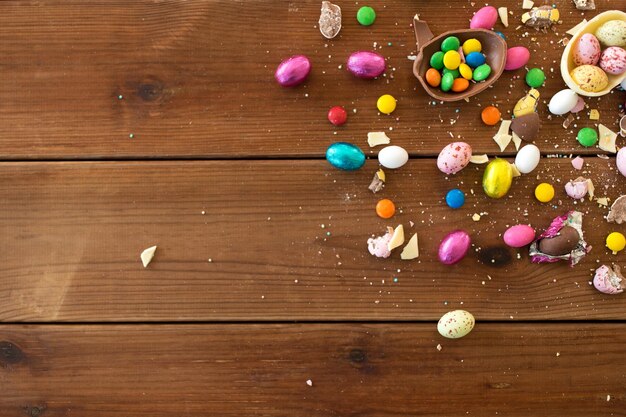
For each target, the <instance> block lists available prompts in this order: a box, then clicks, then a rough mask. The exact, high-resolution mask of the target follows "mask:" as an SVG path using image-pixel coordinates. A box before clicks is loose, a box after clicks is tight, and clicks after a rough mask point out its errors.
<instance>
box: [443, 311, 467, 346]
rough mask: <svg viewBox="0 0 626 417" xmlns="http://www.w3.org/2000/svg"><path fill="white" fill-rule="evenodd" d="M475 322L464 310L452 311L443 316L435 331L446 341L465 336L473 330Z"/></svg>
mask: <svg viewBox="0 0 626 417" xmlns="http://www.w3.org/2000/svg"><path fill="white" fill-rule="evenodd" d="M475 323H476V320H475V319H474V316H472V314H471V313H469V312H467V311H465V310H454V311H450V312H448V313H446V314H444V315H443V316H442V317H441V318H440V319H439V323H437V331H438V332H439V334H440V335H442V336H443V337H447V338H448V339H458V338H461V337H463V336H467V335H468V334H469V332H471V331H472V329H473V328H474V324H475Z"/></svg>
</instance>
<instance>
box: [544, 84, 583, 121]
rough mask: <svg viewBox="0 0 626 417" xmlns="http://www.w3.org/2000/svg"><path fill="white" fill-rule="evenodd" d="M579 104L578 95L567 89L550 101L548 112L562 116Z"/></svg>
mask: <svg viewBox="0 0 626 417" xmlns="http://www.w3.org/2000/svg"><path fill="white" fill-rule="evenodd" d="M576 103H578V94H576V92H575V91H574V90H570V89H569V88H566V89H565V90H561V91H559V92H558V93H556V94H555V95H553V96H552V98H551V99H550V103H549V104H548V110H550V113H552V114H556V115H560V114H565V113H567V112H569V111H571V110H572V109H573V108H574V107H575V106H576Z"/></svg>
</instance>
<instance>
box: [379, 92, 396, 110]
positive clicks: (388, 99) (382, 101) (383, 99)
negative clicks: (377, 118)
mask: <svg viewBox="0 0 626 417" xmlns="http://www.w3.org/2000/svg"><path fill="white" fill-rule="evenodd" d="M376 107H378V111H379V112H381V113H384V114H391V113H393V111H394V110H395V109H396V99H395V98H394V97H393V96H392V95H390V94H385V95H382V96H380V97H379V98H378V101H377V102H376Z"/></svg>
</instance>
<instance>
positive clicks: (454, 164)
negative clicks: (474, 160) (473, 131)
mask: <svg viewBox="0 0 626 417" xmlns="http://www.w3.org/2000/svg"><path fill="white" fill-rule="evenodd" d="M471 157H472V147H471V146H470V145H468V144H467V143H465V142H452V143H450V144H448V145H446V147H445V148H443V149H442V150H441V152H440V153H439V156H438V157H437V168H439V170H440V171H441V172H443V173H444V174H456V173H457V172H459V171H460V170H462V169H463V168H465V167H466V166H467V164H469V161H470V158H471Z"/></svg>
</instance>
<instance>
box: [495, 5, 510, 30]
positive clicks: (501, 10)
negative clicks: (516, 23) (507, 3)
mask: <svg viewBox="0 0 626 417" xmlns="http://www.w3.org/2000/svg"><path fill="white" fill-rule="evenodd" d="M507 13H508V9H507V8H506V7H498V16H500V21H502V24H503V25H504V27H505V28H508V27H509V15H508V14H507Z"/></svg>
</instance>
